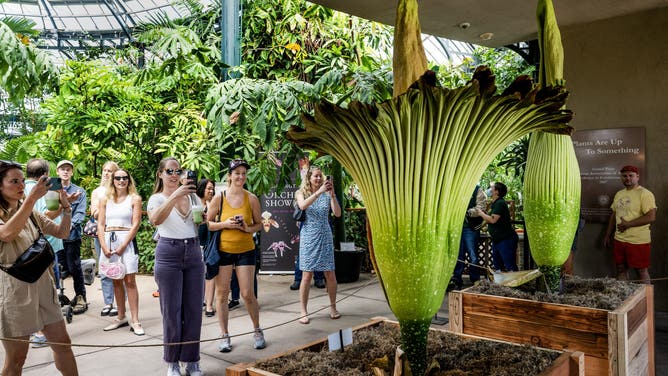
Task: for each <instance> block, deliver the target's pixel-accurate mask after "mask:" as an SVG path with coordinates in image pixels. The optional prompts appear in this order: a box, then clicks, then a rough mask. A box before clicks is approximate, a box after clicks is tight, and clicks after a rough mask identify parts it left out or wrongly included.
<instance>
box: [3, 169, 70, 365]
mask: <svg viewBox="0 0 668 376" xmlns="http://www.w3.org/2000/svg"><path fill="white" fill-rule="evenodd" d="M48 184H49V178H48V177H47V176H42V177H41V178H39V179H38V181H37V183H36V184H35V185H34V187H33V188H32V190H31V191H30V193H29V194H28V196H27V197H25V199H24V197H23V196H24V189H25V182H24V177H23V171H22V170H21V165H20V164H18V163H15V162H10V161H0V264H2V265H3V266H7V267H9V266H10V265H11V264H12V263H14V261H15V260H16V259H17V258H18V257H19V256H20V255H21V254H23V252H24V251H25V250H26V249H28V247H30V246H31V245H32V244H33V242H34V241H35V239H37V237H38V236H39V231H38V227H37V226H39V229H41V231H42V233H44V234H48V235H53V236H55V237H57V238H61V239H64V238H67V237H68V236H69V235H70V226H71V224H72V207H71V206H70V203H69V201H68V200H67V194H66V193H65V191H64V190H62V189H60V190H59V191H58V193H59V194H60V205H61V207H62V210H63V214H62V220H61V222H60V224H56V223H54V222H53V221H52V220H50V219H49V218H47V217H46V216H45V215H43V214H40V213H39V212H37V211H34V210H33V206H34V205H35V203H36V202H37V200H38V199H40V198H41V197H42V196H44V195H45V194H46V192H47V191H48ZM0 286H2V288H1V289H0V335H1V336H2V337H3V338H9V339H20V340H24V341H25V342H14V341H4V340H3V341H2V346H3V348H4V351H5V363H4V366H3V369H2V374H3V375H9V376H13V375H21V372H22V369H23V364H24V363H25V360H26V356H27V354H28V347H29V346H30V343H28V342H27V341H28V338H29V337H30V334H32V333H35V332H37V331H39V330H41V331H42V332H43V333H44V335H45V336H46V339H47V341H48V342H56V343H64V344H70V343H71V342H70V337H69V335H68V334H67V330H66V329H65V321H64V320H63V314H62V311H61V310H60V305H59V304H58V298H57V296H58V294H57V292H56V290H55V280H54V274H53V267H52V266H50V267H48V268H47V270H46V271H45V272H44V273H43V274H42V275H41V277H40V278H39V279H38V280H37V281H36V282H34V283H28V282H24V281H21V280H19V279H16V278H14V277H13V276H11V275H9V274H7V273H5V272H4V271H0ZM51 349H52V351H53V358H54V361H55V363H56V368H57V369H58V370H59V371H60V372H61V373H62V374H63V375H68V376H69V375H78V374H79V372H78V370H77V364H76V360H75V358H74V353H73V352H72V348H71V347H70V346H68V345H51Z"/></svg>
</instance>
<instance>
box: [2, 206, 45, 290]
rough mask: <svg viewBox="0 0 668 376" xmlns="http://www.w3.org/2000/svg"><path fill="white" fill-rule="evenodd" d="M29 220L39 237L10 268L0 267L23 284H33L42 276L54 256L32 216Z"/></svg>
mask: <svg viewBox="0 0 668 376" xmlns="http://www.w3.org/2000/svg"><path fill="white" fill-rule="evenodd" d="M30 220H31V221H32V223H33V224H34V225H35V227H37V231H38V233H39V236H38V237H37V239H35V241H34V242H33V243H32V245H31V246H30V247H28V249H26V250H25V252H23V253H22V254H21V255H20V256H19V257H18V258H17V259H16V261H14V264H12V266H10V267H5V266H4V265H0V269H2V270H3V271H4V272H6V273H7V274H9V275H11V276H12V277H14V278H16V279H19V280H21V281H23V282H28V283H34V282H36V281H37V280H38V279H39V278H40V277H41V276H42V274H44V271H45V270H46V269H47V268H48V267H49V266H51V264H52V263H53V260H55V254H54V253H53V248H51V244H49V242H48V241H47V240H46V238H45V237H44V234H42V230H41V229H40V228H39V226H38V225H37V222H36V221H35V219H34V218H33V215H32V214H31V215H30Z"/></svg>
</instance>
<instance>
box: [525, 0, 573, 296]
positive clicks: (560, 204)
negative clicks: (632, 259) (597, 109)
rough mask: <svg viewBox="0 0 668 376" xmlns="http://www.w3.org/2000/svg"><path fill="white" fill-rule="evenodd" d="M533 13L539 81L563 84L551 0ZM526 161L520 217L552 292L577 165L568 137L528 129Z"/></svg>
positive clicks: (569, 230)
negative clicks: (536, 21) (538, 50)
mask: <svg viewBox="0 0 668 376" xmlns="http://www.w3.org/2000/svg"><path fill="white" fill-rule="evenodd" d="M536 15H537V18H538V44H539V46H540V53H541V56H540V61H541V62H540V71H539V73H540V75H539V77H540V79H539V83H540V84H541V85H544V86H548V85H563V64H564V61H563V47H562V45H561V34H560V33H559V27H558V25H557V19H556V16H555V14H554V8H553V6H552V1H551V0H538V6H537V10H536ZM526 166H527V167H526V175H525V176H526V178H525V181H524V193H525V200H524V218H525V222H526V227H527V232H528V233H529V234H531V236H529V245H530V246H531V255H532V256H533V258H534V260H535V261H536V264H537V265H538V268H539V269H540V271H541V272H542V273H543V275H544V276H545V281H546V284H547V288H548V291H551V292H556V291H558V289H559V281H560V277H561V265H563V264H564V262H565V261H566V259H567V258H568V255H569V253H570V250H571V244H573V237H574V236H575V231H576V229H577V226H578V221H579V218H580V168H579V165H578V161H577V158H576V156H575V149H574V148H573V142H572V140H571V137H570V136H569V135H555V134H549V133H544V132H535V133H533V134H532V136H531V141H530V142H529V152H528V159H527V163H526Z"/></svg>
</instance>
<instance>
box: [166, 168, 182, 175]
mask: <svg viewBox="0 0 668 376" xmlns="http://www.w3.org/2000/svg"><path fill="white" fill-rule="evenodd" d="M182 172H183V170H181V169H180V168H178V169H176V170H175V169H173V168H166V169H165V173H166V174H167V175H181V173H182Z"/></svg>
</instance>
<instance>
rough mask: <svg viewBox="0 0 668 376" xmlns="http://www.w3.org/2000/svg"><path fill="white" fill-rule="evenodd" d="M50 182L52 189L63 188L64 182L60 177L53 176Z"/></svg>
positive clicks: (50, 188)
mask: <svg viewBox="0 0 668 376" xmlns="http://www.w3.org/2000/svg"><path fill="white" fill-rule="evenodd" d="M49 184H51V186H50V187H49V190H50V191H57V190H59V189H62V188H63V183H62V182H61V181H60V178H51V179H50V180H49Z"/></svg>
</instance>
